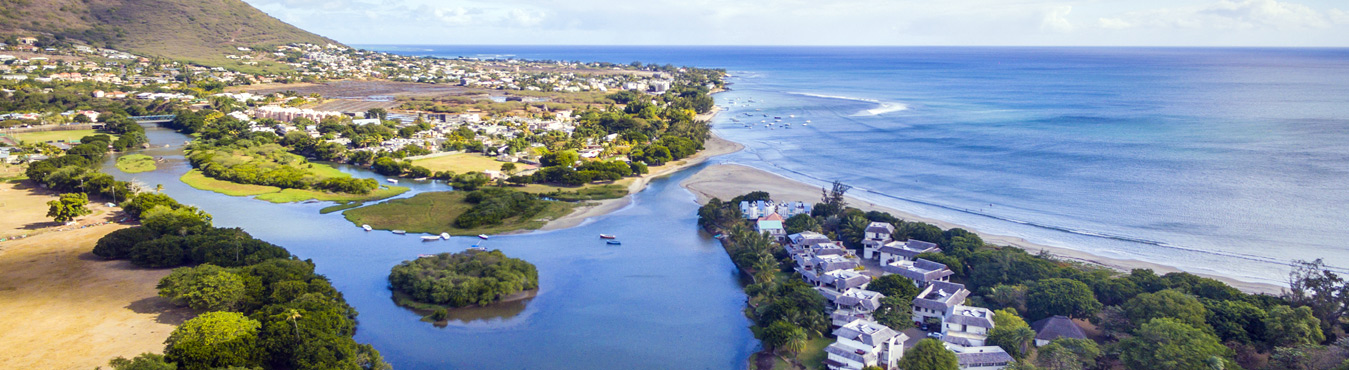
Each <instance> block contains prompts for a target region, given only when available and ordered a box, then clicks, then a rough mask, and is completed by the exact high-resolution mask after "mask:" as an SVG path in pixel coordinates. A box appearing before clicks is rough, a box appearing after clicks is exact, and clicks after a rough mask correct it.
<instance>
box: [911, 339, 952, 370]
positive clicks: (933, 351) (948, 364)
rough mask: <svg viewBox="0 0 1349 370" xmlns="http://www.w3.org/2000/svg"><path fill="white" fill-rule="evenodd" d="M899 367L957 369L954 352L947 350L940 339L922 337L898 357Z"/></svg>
mask: <svg viewBox="0 0 1349 370" xmlns="http://www.w3.org/2000/svg"><path fill="white" fill-rule="evenodd" d="M899 368H901V369H904V370H959V369H960V363H959V362H958V361H956V354H955V352H951V351H950V350H947V349H946V347H945V346H942V344H941V341H938V340H936V339H931V338H929V339H923V340H921V341H918V344H917V345H915V346H913V348H910V349H909V350H907V351H904V357H902V358H900V359H899Z"/></svg>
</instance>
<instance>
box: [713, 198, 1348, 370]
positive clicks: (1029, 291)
mask: <svg viewBox="0 0 1349 370" xmlns="http://www.w3.org/2000/svg"><path fill="white" fill-rule="evenodd" d="M847 190H848V187H847V186H846V185H842V184H837V183H836V184H835V185H834V187H833V189H832V190H826V191H825V192H824V195H823V197H822V199H821V201H820V202H819V203H817V204H816V205H815V207H814V208H813V210H812V214H811V215H810V216H809V218H806V217H799V216H798V217H792V218H791V220H789V222H787V226H788V227H790V228H793V229H794V230H793V231H797V232H799V231H803V230H815V231H818V232H821V233H824V234H826V235H831V236H832V237H836V238H837V239H838V240H841V241H843V243H844V245H845V246H847V247H850V248H857V249H860V245H859V243H860V239H861V235H862V234H863V230H864V229H865V227H866V226H867V224H869V223H870V222H886V223H890V224H892V225H894V226H895V232H894V233H893V234H892V235H891V238H893V239H895V240H906V239H910V238H912V239H917V240H923V241H929V242H933V243H937V244H938V245H940V246H941V249H942V251H941V252H938V253H926V254H923V255H920V256H919V257H920V258H924V259H928V260H932V261H938V262H940V263H943V264H946V265H947V266H948V267H950V268H951V270H952V272H954V273H955V274H954V275H953V276H952V280H953V281H954V282H957V283H962V284H964V285H965V287H966V289H968V290H970V291H971V292H972V293H973V294H971V295H970V298H969V299H968V300H967V301H966V302H965V304H967V305H973V306H979V307H988V308H990V309H994V310H996V313H995V315H994V321H995V323H996V324H995V326H994V328H993V330H991V331H990V333H989V337H988V343H989V345H996V346H1000V347H1002V348H1003V349H1004V350H1006V351H1007V352H1008V353H1009V354H1011V355H1013V356H1014V357H1016V358H1018V359H1019V360H1020V361H1019V362H1018V363H1017V364H1016V365H1015V366H1013V367H1009V369H1012V368H1015V369H1035V368H1045V369H1093V368H1111V367H1112V365H1111V364H1122V365H1123V366H1124V368H1128V369H1153V368H1158V369H1199V368H1205V369H1216V368H1227V369H1234V368H1238V366H1240V368H1248V369H1251V368H1270V369H1276V368H1277V369H1321V368H1325V369H1331V368H1334V369H1349V351H1346V350H1345V349H1344V348H1346V347H1345V346H1346V345H1349V340H1347V339H1345V338H1346V336H1345V335H1344V328H1345V324H1344V321H1343V319H1344V315H1345V313H1347V312H1349V306H1346V305H1345V304H1346V303H1349V294H1342V293H1343V292H1349V282H1346V280H1345V279H1344V278H1343V277H1341V276H1339V275H1338V274H1337V273H1335V272H1333V271H1330V270H1329V269H1327V268H1326V267H1325V266H1324V264H1323V263H1322V262H1321V261H1313V262H1302V261H1299V262H1297V263H1296V264H1295V266H1294V267H1295V268H1294V271H1293V273H1291V274H1290V278H1289V281H1290V282H1291V286H1292V288H1291V290H1290V291H1289V292H1288V293H1285V294H1284V295H1282V296H1281V297H1276V296H1271V295H1259V294H1246V293H1242V292H1241V291H1239V290H1237V289H1235V288H1233V287H1231V286H1228V285H1227V284H1224V283H1222V282H1221V281H1218V280H1214V279H1209V278H1203V277H1199V276H1195V275H1193V274H1188V273H1181V272H1177V273H1168V274H1165V275H1157V274H1155V273H1154V272H1153V271H1152V270H1147V269H1136V270H1132V271H1130V272H1128V273H1120V272H1117V271H1113V270H1108V269H1103V268H1097V267H1092V266H1088V265H1084V264H1079V263H1073V262H1067V261H1063V260H1059V259H1057V258H1054V256H1052V255H1049V254H1043V253H1042V254H1039V255H1033V254H1030V253H1027V252H1026V251H1024V250H1021V249H1018V248H1010V247H999V246H994V245H988V244H985V243H984V242H983V240H982V239H980V238H979V236H978V235H975V234H973V233H970V232H968V231H966V230H962V229H950V230H942V229H940V228H938V227H936V226H933V225H929V224H925V223H919V222H908V221H904V220H900V219H898V218H895V217H894V216H892V215H889V214H886V213H881V212H862V211H860V210H857V209H855V208H851V207H848V205H847V203H846V202H845V198H844V196H843V194H844V193H845V192H846V191H847ZM762 199H770V195H769V194H767V193H764V192H752V193H749V194H746V195H743V196H740V197H736V198H733V199H731V200H730V201H725V202H723V201H722V200H720V199H712V200H710V201H709V202H708V203H707V204H706V205H704V206H703V207H702V208H700V209H699V210H698V214H699V225H700V226H702V227H704V228H705V229H707V230H708V231H710V232H713V233H722V234H725V235H726V236H727V237H726V238H725V239H723V246H724V247H725V248H726V250H727V252H728V254H729V255H730V256H731V260H732V262H734V263H735V264H736V266H738V267H739V268H740V271H741V272H742V273H744V274H745V275H746V276H748V277H750V278H751V279H752V280H753V282H752V283H750V284H748V285H747V286H746V287H745V292H746V294H748V295H749V296H750V299H749V301H750V307H751V308H750V309H749V310H747V312H746V314H747V315H749V316H750V318H751V319H753V321H754V323H755V326H754V327H753V330H754V331H755V333H756V334H757V335H759V337H760V338H761V339H762V338H765V337H763V334H764V330H765V328H766V327H767V326H766V325H765V324H771V323H775V322H776V321H775V319H768V320H765V318H771V317H773V314H774V313H775V312H778V311H780V310H784V309H783V308H782V307H781V306H777V305H776V303H777V302H776V301H777V300H781V299H783V297H786V296H787V295H786V294H782V292H783V291H784V290H785V288H782V287H781V286H784V285H788V284H792V283H795V282H796V281H797V280H798V279H800V277H799V276H794V274H791V273H790V270H789V266H791V262H790V261H788V260H784V259H782V257H783V256H782V255H781V254H778V255H774V253H777V251H780V250H782V249H781V248H780V247H778V246H777V245H776V244H774V243H772V242H771V241H770V240H768V239H767V238H764V237H762V236H761V235H756V234H754V233H753V232H746V229H748V228H749V223H748V222H746V221H745V220H744V218H743V217H741V215H740V211H739V207H737V206H736V205H738V204H739V202H740V201H741V200H762ZM892 276H894V275H890V276H884V277H881V278H877V279H875V280H873V281H872V282H871V284H870V285H869V286H868V289H872V290H876V291H879V292H881V293H883V294H885V295H886V297H885V298H883V299H882V300H881V308H880V309H879V310H877V312H876V313H875V317H876V319H877V320H879V321H883V322H886V324H887V325H890V324H892V323H893V324H895V325H896V327H899V328H902V327H904V326H907V324H904V323H901V322H900V321H908V320H900V319H896V318H895V317H891V315H892V313H893V312H890V311H891V310H888V309H887V306H894V307H903V308H907V307H908V305H907V304H908V303H909V300H910V299H911V298H912V296H911V294H912V293H911V292H910V291H909V290H910V289H908V287H907V285H905V284H899V282H900V280H899V279H898V278H897V277H892ZM783 280H788V281H789V282H787V283H777V281H783ZM765 282H768V283H765ZM894 297H898V298H897V299H895V300H894V301H890V300H891V299H892V298H894ZM805 302H809V299H808V298H806V297H804V296H803V297H800V300H799V301H798V306H797V308H798V309H803V310H805V311H796V313H794V314H793V315H795V316H791V317H802V318H803V319H800V320H798V321H796V322H794V324H796V325H798V326H800V327H802V328H804V329H807V332H809V331H810V327H809V326H808V325H809V324H810V323H811V322H812V319H805V317H809V316H811V315H814V313H808V314H807V313H803V312H811V310H808V309H806V307H809V306H813V304H807V303H805ZM821 310H823V309H821ZM1052 315H1065V316H1070V317H1073V318H1075V319H1079V320H1086V321H1090V322H1092V323H1093V324H1094V325H1095V326H1096V328H1097V329H1098V330H1099V332H1098V333H1093V334H1092V337H1093V339H1095V341H1092V340H1056V341H1055V342H1053V344H1051V345H1047V346H1044V347H1040V348H1038V349H1037V348H1035V347H1034V346H1033V345H1031V343H1032V339H1033V338H1034V336H1035V333H1034V331H1033V330H1031V329H1030V328H1029V326H1028V325H1027V324H1026V322H1027V321H1034V320H1038V319H1042V318H1045V317H1049V316H1052ZM1022 317H1025V319H1022ZM913 353H914V352H913V351H912V350H910V351H908V353H906V355H905V357H906V358H908V357H909V354H913ZM915 356H916V355H915ZM1266 358H1267V359H1268V361H1266V360H1265V359H1266ZM1266 362H1268V363H1266ZM807 365H809V366H813V365H815V364H814V363H811V364H807ZM901 366H906V365H903V364H901ZM925 366H926V365H925ZM1037 366H1039V367H1037ZM1113 366H1118V365H1113ZM905 368H908V367H905ZM921 368H928V367H921Z"/></svg>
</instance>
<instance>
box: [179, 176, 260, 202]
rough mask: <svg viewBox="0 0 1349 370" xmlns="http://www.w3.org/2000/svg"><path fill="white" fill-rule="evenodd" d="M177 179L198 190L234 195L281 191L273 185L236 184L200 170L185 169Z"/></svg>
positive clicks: (241, 195)
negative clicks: (204, 173) (207, 174)
mask: <svg viewBox="0 0 1349 370" xmlns="http://www.w3.org/2000/svg"><path fill="white" fill-rule="evenodd" d="M178 179H179V180H182V181H183V183H185V184H187V185H189V186H191V187H194V188H197V189H199V190H209V191H214V192H217V193H220V194H225V195H229V196H235V197H248V196H254V195H262V194H269V193H276V192H279V191H281V188H278V187H275V186H262V185H249V184H237V183H233V182H229V181H221V180H216V179H213V178H210V177H206V175H203V174H202V173H201V171H197V170H191V171H187V173H186V174H183V177H180V178H178Z"/></svg>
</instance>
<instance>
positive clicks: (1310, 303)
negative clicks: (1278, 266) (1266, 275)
mask: <svg viewBox="0 0 1349 370" xmlns="http://www.w3.org/2000/svg"><path fill="white" fill-rule="evenodd" d="M1294 265H1295V267H1294V268H1293V271H1292V272H1290V273H1289V274H1288V291H1287V292H1286V293H1284V299H1287V300H1288V302H1289V303H1292V305H1293V306H1295V307H1300V306H1306V307H1311V309H1312V314H1313V315H1315V316H1316V318H1318V319H1320V320H1321V330H1322V331H1323V332H1324V333H1325V334H1327V335H1330V337H1331V338H1337V337H1339V336H1340V335H1341V334H1342V333H1343V331H1344V330H1343V329H1342V328H1341V327H1340V320H1341V319H1342V318H1343V317H1344V316H1345V314H1346V313H1349V284H1347V283H1346V282H1345V280H1344V278H1343V277H1341V276H1340V275H1339V274H1336V273H1334V272H1331V271H1330V269H1327V268H1326V267H1325V263H1324V262H1322V261H1321V259H1320V258H1317V259H1316V260H1315V261H1312V262H1307V261H1296V262H1294Z"/></svg>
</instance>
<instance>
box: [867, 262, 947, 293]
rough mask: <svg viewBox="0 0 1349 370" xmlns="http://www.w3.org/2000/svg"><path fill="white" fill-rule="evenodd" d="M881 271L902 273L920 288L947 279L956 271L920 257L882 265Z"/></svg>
mask: <svg viewBox="0 0 1349 370" xmlns="http://www.w3.org/2000/svg"><path fill="white" fill-rule="evenodd" d="M881 271H884V272H885V273H887V274H896V275H901V276H904V277H906V278H909V280H913V284H914V285H916V286H918V288H923V287H926V286H927V285H928V284H931V283H932V282H934V281H947V279H949V278H950V277H951V275H953V274H955V272H953V271H951V269H950V268H948V267H946V265H945V264H942V263H939V262H933V261H928V260H925V259H922V258H919V259H917V260H914V261H909V260H898V261H895V262H891V263H889V264H886V265H881Z"/></svg>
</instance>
